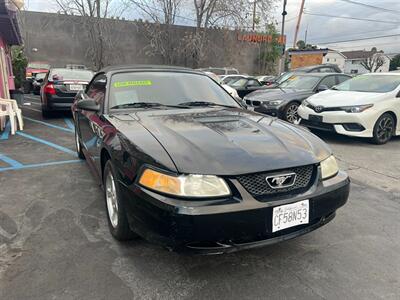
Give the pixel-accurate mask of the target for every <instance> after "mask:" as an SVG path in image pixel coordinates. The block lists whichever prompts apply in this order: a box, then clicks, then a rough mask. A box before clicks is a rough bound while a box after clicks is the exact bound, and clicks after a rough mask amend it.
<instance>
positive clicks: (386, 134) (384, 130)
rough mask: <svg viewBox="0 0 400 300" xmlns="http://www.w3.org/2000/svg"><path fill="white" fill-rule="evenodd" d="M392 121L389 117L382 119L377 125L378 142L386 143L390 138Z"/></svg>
mask: <svg viewBox="0 0 400 300" xmlns="http://www.w3.org/2000/svg"><path fill="white" fill-rule="evenodd" d="M392 133H393V120H392V118H390V117H385V118H382V119H381V120H380V122H379V124H378V132H377V136H378V139H379V140H380V141H387V140H389V139H390V138H391V137H392Z"/></svg>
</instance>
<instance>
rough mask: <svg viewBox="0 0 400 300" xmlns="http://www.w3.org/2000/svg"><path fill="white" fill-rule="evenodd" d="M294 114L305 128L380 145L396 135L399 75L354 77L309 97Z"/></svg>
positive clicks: (399, 112) (398, 127) (399, 122)
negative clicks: (368, 139) (369, 140)
mask: <svg viewBox="0 0 400 300" xmlns="http://www.w3.org/2000/svg"><path fill="white" fill-rule="evenodd" d="M298 114H299V116H300V118H301V122H300V123H301V124H302V125H305V126H307V127H310V128H316V129H321V130H329V131H335V132H337V133H339V134H344V135H349V136H357V137H366V138H372V141H373V142H374V143H376V144H384V143H386V142H388V141H389V140H390V139H391V138H392V136H393V135H400V73H371V74H365V75H360V76H357V77H354V78H352V79H350V80H347V81H345V82H343V83H341V84H339V85H337V86H335V87H333V88H332V89H331V90H327V91H324V92H321V93H318V94H315V95H313V96H311V97H309V98H308V99H307V100H305V101H303V103H302V105H301V106H300V107H299V110H298Z"/></svg>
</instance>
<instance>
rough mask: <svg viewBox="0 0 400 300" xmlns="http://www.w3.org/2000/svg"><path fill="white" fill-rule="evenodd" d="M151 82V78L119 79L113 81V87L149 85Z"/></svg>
mask: <svg viewBox="0 0 400 300" xmlns="http://www.w3.org/2000/svg"><path fill="white" fill-rule="evenodd" d="M151 85H153V82H152V81H151V80H135V81H119V82H114V87H115V88H124V87H130V86H151Z"/></svg>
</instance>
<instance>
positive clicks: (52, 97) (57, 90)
mask: <svg viewBox="0 0 400 300" xmlns="http://www.w3.org/2000/svg"><path fill="white" fill-rule="evenodd" d="M92 77H93V72H92V71H88V70H75V69H63V68H54V69H50V71H49V72H48V73H47V75H46V77H45V78H44V81H43V84H42V85H41V89H40V101H41V104H42V115H43V117H44V118H46V117H49V116H50V115H51V113H52V112H53V111H60V110H61V111H65V110H67V111H68V110H70V109H71V105H72V103H73V101H74V98H75V96H76V94H77V92H78V91H80V90H83V89H85V88H86V86H87V84H88V83H89V81H90V80H91V79H92Z"/></svg>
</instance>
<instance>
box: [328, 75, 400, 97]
mask: <svg viewBox="0 0 400 300" xmlns="http://www.w3.org/2000/svg"><path fill="white" fill-rule="evenodd" d="M399 85H400V76H399V75H364V76H357V77H354V78H352V79H350V80H347V81H345V82H343V83H341V84H339V85H337V86H336V87H335V90H338V91H352V92H367V93H387V92H390V91H393V90H394V89H395V88H396V87H398V86H399Z"/></svg>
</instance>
